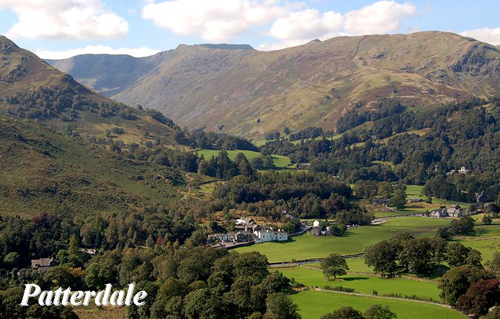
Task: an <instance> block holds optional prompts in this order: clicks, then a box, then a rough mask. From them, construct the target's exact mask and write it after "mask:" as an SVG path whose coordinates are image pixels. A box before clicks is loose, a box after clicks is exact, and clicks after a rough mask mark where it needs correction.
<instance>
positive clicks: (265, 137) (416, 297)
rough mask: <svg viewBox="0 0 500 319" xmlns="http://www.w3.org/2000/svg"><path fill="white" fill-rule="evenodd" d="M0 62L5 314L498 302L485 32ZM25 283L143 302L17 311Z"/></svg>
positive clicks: (401, 309)
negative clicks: (140, 296) (137, 292)
mask: <svg viewBox="0 0 500 319" xmlns="http://www.w3.org/2000/svg"><path fill="white" fill-rule="evenodd" d="M0 63H1V64H0V173H1V175H0V247H2V249H0V275H1V276H0V278H1V279H0V317H4V315H5V314H7V313H8V314H9V315H10V316H11V317H12V318H16V317H22V318H25V317H26V318H27V317H33V318H38V317H40V318H57V317H61V318H75V317H79V318H96V317H102V318H123V317H129V318H186V319H187V318H266V319H267V318H319V317H321V318H327V319H328V318H334V317H331V316H333V315H332V314H331V313H332V312H333V311H335V310H337V309H339V308H341V307H346V306H351V307H353V308H354V309H356V310H358V311H361V312H366V311H367V312H368V313H369V312H370V311H382V310H384V309H385V310H387V311H392V312H394V314H395V316H397V317H398V318H403V319H406V318H410V319H412V318H437V319H441V318H442V319H444V318H457V319H458V318H465V315H467V314H469V313H472V314H475V315H477V317H478V318H479V317H481V318H487V319H491V318H492V317H486V315H487V314H488V313H490V314H492V315H493V316H494V315H495V313H494V312H495V311H497V310H498V309H500V308H499V306H500V305H499V304H498V300H497V299H498V298H496V296H497V295H498V294H499V293H500V292H499V291H500V290H499V289H500V286H499V284H498V279H499V278H500V277H499V271H500V254H499V253H498V248H499V247H500V246H499V245H500V219H499V216H500V196H499V192H500V182H499V181H500V175H499V172H500V160H499V158H500V157H499V156H500V153H499V152H500V129H499V126H498V123H500V99H499V98H498V97H497V95H498V94H500V92H499V91H500V87H499V86H498V83H499V82H498V78H499V69H498V65H499V63H500V51H499V50H498V48H496V47H494V46H492V45H489V44H486V43H483V42H479V41H477V40H474V39H471V38H465V37H462V36H459V35H456V34H452V33H445V32H418V33H412V34H405V35H369V36H357V37H347V36H341V37H336V38H333V39H330V40H325V41H319V40H318V41H312V42H310V43H307V44H305V45H302V46H298V47H291V48H287V49H283V50H278V51H270V52H262V51H258V50H255V49H253V48H252V47H250V46H248V45H210V44H204V45H189V46H188V45H180V46H179V47H178V48H177V49H175V50H170V51H165V52H160V53H158V54H156V55H154V56H150V57H146V58H133V57H131V56H126V55H117V56H114V55H83V56H77V57H73V58H71V59H67V60H49V61H46V62H45V61H43V60H41V59H40V58H38V57H37V56H36V55H35V54H33V53H31V52H29V51H27V50H24V49H22V48H20V47H18V46H17V45H16V44H15V43H14V42H12V41H11V40H9V39H7V38H5V37H0ZM65 72H66V73H65ZM233 247H237V248H234V249H233ZM30 282H37V283H39V284H40V285H42V286H43V287H64V286H70V285H71V286H75V287H77V288H78V289H83V290H87V289H94V290H95V289H101V288H102V287H103V285H104V283H112V284H113V286H114V287H118V288H123V287H126V286H127V284H128V283H130V282H135V283H136V284H137V287H138V289H142V290H145V291H147V293H148V297H147V300H146V305H145V306H143V307H129V308H127V309H118V310H116V311H115V310H114V309H111V308H109V307H103V308H99V307H89V308H76V307H75V308H67V309H66V308H61V307H59V308H58V307H45V308H42V307H39V306H37V305H32V306H30V307H25V308H24V307H20V306H19V303H18V302H17V299H19V296H20V295H22V286H23V285H24V284H25V283H30ZM478 291H486V292H487V293H484V294H483V293H478ZM483 295H484V296H485V297H484V298H482V297H481V298H482V299H481V298H480V300H478V296H483ZM384 306H388V307H389V308H388V309H386V308H384ZM495 307H496V308H495ZM490 308H491V309H490ZM377 309H378V310H377ZM380 309H382V310H380ZM344 310H345V309H344ZM348 310H349V309H348ZM351 310H352V309H351ZM385 310H384V311H385ZM346 311H347V310H346ZM349 311H350V310H349ZM364 316H365V317H366V318H368V315H366V313H365V315H364ZM388 316H389V315H388ZM356 318H360V317H359V316H358V317H356ZM363 318H364V317H363ZM370 318H371V317H370ZM384 318H385V317H384ZM388 318H391V319H392V318H394V316H392V317H391V316H389V317H388Z"/></svg>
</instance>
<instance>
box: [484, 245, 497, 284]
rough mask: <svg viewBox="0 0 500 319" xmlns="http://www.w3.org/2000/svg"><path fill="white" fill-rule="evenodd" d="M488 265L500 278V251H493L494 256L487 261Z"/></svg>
mask: <svg viewBox="0 0 500 319" xmlns="http://www.w3.org/2000/svg"><path fill="white" fill-rule="evenodd" d="M486 267H488V269H489V270H491V271H493V272H494V273H496V274H497V277H499V278H500V252H498V251H496V252H494V253H493V258H492V259H491V260H488V261H487V262H486Z"/></svg>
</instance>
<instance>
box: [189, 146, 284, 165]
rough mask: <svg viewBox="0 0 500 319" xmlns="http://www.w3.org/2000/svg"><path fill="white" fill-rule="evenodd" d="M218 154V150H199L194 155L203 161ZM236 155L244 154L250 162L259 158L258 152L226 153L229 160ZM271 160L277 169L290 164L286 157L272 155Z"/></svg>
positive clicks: (237, 151)
mask: <svg viewBox="0 0 500 319" xmlns="http://www.w3.org/2000/svg"><path fill="white" fill-rule="evenodd" d="M219 152H220V151H218V150H201V151H197V152H196V153H197V154H198V156H202V155H203V156H204V157H205V159H209V158H211V157H212V156H217V155H219ZM238 153H243V154H245V157H246V158H247V159H248V161H252V159H254V158H255V157H258V156H261V154H260V153H259V152H254V151H240V150H235V151H231V150H230V151H227V155H228V156H229V158H230V159H231V160H234V159H235V158H236V155H238ZM273 160H274V165H276V167H278V168H285V167H287V166H288V165H290V164H291V161H290V159H289V158H288V157H285V156H281V155H273Z"/></svg>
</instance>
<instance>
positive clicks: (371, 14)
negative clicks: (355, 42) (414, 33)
mask: <svg viewBox="0 0 500 319" xmlns="http://www.w3.org/2000/svg"><path fill="white" fill-rule="evenodd" d="M416 14H417V7H416V6H415V5H414V4H412V3H404V4H400V3H397V2H395V1H378V2H375V3H373V4H371V5H369V6H366V7H363V8H362V9H360V10H354V11H350V12H348V13H346V15H345V25H344V30H345V32H346V33H347V34H352V35H361V34H363V35H364V34H381V33H389V32H395V31H398V30H400V29H401V19H402V18H404V17H409V16H415V15H416Z"/></svg>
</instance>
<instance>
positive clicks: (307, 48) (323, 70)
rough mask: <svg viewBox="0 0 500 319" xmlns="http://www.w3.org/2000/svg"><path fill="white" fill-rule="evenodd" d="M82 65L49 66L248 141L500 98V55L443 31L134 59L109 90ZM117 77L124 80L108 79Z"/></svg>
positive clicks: (202, 49) (188, 50)
mask: <svg viewBox="0 0 500 319" xmlns="http://www.w3.org/2000/svg"><path fill="white" fill-rule="evenodd" d="M101 58H102V57H99V56H95V57H94V59H95V60H96V61H98V59H101ZM108 58H110V59H115V57H108ZM117 59H124V58H123V57H117ZM78 60H79V58H78V57H77V58H74V59H72V60H69V61H57V62H56V61H51V63H53V64H54V65H56V66H58V67H59V68H61V70H63V71H65V72H68V73H69V74H71V75H73V76H74V77H75V78H76V79H78V80H79V81H81V82H82V83H87V85H90V86H91V87H94V88H96V89H101V90H102V91H105V92H108V93H109V94H108V96H110V97H111V98H113V99H115V100H117V101H122V102H125V103H128V104H131V105H135V104H141V105H143V106H144V107H147V108H153V109H156V110H159V111H162V112H164V114H165V115H166V116H168V117H170V118H172V119H173V120H174V121H176V122H177V123H179V124H181V125H187V126H188V127H190V128H201V127H206V128H207V129H210V130H223V131H228V132H231V133H234V134H239V135H244V136H248V137H255V136H261V135H262V134H265V133H267V132H271V131H275V130H281V129H283V127H284V126H287V127H289V128H291V129H292V130H298V129H303V128H305V127H309V126H320V127H323V128H325V129H334V128H335V123H336V121H337V119H338V118H340V117H341V116H342V115H343V114H345V112H346V111H348V110H349V109H351V108H352V107H354V105H355V104H356V103H358V102H365V105H366V107H369V106H370V103H369V102H371V101H376V100H380V99H383V98H397V99H399V100H400V101H401V102H402V103H403V104H405V105H408V106H414V107H415V108H414V109H415V110H418V109H421V108H431V107H435V106H439V105H442V104H446V103H450V102H453V101H461V100H465V99H468V98H470V97H472V96H480V97H485V96H491V95H495V94H499V93H500V51H499V49H498V48H496V47H494V46H492V45H489V44H485V43H482V42H479V41H476V40H474V39H471V38H464V37H461V36H459V35H456V34H452V33H443V32H420V33H413V34H407V35H371V36H360V37H338V38H334V39H330V40H327V41H324V42H320V41H312V42H310V43H308V44H306V45H303V46H299V47H294V48H288V49H284V50H279V51H272V52H260V51H256V50H252V49H249V48H238V47H236V48H231V47H226V46H223V47H217V46H215V47H214V46H206V45H197V46H184V45H181V46H179V47H178V48H177V49H176V50H171V51H166V52H162V53H159V54H157V55H155V56H153V57H148V58H143V59H134V61H135V62H133V63H129V64H128V67H130V68H132V69H133V71H130V72H129V73H128V75H129V78H127V79H126V80H123V81H122V82H120V81H119V80H117V79H113V78H107V80H106V84H107V85H106V86H105V88H104V89H103V88H102V86H99V85H100V84H98V83H99V82H98V81H97V82H95V83H94V84H92V82H93V81H94V80H93V79H99V78H102V76H103V73H102V72H104V70H105V69H106V68H103V67H96V69H97V70H101V72H97V71H96V73H95V74H87V73H84V72H82V70H81V69H82V68H81V67H80V66H79V63H78ZM87 63H89V62H88V61H87ZM96 63H97V62H96ZM141 63H142V64H143V65H145V66H144V67H140V68H139V69H140V71H138V70H137V69H134V68H135V67H134V66H137V65H140V64H141ZM106 64H107V65H111V64H110V63H106ZM64 65H65V67H63V66H64ZM100 65H103V64H102V63H101V64H100ZM115 67H116V68H118V69H120V70H122V71H123V70H127V66H125V65H124V66H123V67H120V66H114V68H115ZM84 69H85V70H89V69H91V68H90V67H88V68H84ZM79 70H80V71H79ZM106 72H107V71H106ZM114 73H116V74H119V77H120V78H124V77H126V76H125V75H123V73H120V72H108V77H113V75H111V76H110V75H109V74H114ZM118 82H119V83H118Z"/></svg>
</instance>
